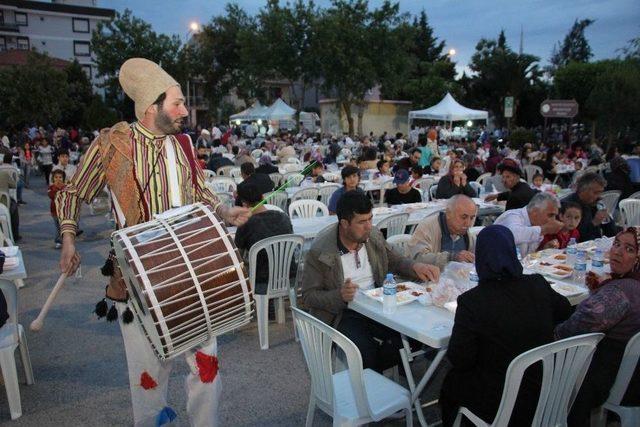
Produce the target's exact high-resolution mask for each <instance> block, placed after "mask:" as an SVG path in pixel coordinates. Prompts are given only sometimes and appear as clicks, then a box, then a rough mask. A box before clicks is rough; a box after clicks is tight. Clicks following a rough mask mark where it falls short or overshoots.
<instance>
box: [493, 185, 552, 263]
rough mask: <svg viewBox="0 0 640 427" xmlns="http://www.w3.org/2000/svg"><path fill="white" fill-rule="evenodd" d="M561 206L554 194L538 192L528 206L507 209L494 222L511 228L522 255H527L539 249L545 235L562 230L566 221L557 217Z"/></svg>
mask: <svg viewBox="0 0 640 427" xmlns="http://www.w3.org/2000/svg"><path fill="white" fill-rule="evenodd" d="M559 207H560V202H559V201H558V199H557V198H556V197H555V196H554V195H552V194H550V193H537V194H536V195H535V196H533V198H532V199H531V201H530V202H529V204H528V205H527V206H525V207H524V208H519V209H511V210H509V211H505V212H504V213H503V214H502V215H500V216H499V217H498V218H497V219H496V221H495V223H494V224H496V225H504V226H505V227H507V228H508V229H509V230H511V232H512V233H513V238H514V240H515V242H516V247H517V248H518V249H519V250H520V255H522V256H523V257H525V256H527V255H529V254H530V253H531V252H535V251H536V250H537V249H538V246H539V245H540V242H541V241H542V239H543V238H544V236H545V235H547V234H556V233H557V232H559V231H560V230H562V228H563V227H564V223H562V222H561V221H558V220H557V219H556V217H557V216H558V209H559Z"/></svg>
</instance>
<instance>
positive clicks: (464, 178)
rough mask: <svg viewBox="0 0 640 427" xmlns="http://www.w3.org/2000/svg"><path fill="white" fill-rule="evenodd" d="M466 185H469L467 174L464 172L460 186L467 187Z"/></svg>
mask: <svg viewBox="0 0 640 427" xmlns="http://www.w3.org/2000/svg"><path fill="white" fill-rule="evenodd" d="M466 185H467V174H465V173H464V172H463V173H462V175H460V186H461V187H466Z"/></svg>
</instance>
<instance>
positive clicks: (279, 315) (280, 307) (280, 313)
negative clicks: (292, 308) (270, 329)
mask: <svg viewBox="0 0 640 427" xmlns="http://www.w3.org/2000/svg"><path fill="white" fill-rule="evenodd" d="M275 302H276V307H275V308H276V320H277V321H278V323H279V324H281V325H282V324H283V323H284V318H285V315H284V297H280V298H278V299H276V301H275Z"/></svg>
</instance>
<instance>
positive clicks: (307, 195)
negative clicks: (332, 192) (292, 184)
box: [291, 187, 318, 202]
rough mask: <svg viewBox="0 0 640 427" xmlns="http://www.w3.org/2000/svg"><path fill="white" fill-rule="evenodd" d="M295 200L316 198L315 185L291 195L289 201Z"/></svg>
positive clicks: (316, 190)
mask: <svg viewBox="0 0 640 427" xmlns="http://www.w3.org/2000/svg"><path fill="white" fill-rule="evenodd" d="M297 200H318V189H317V188H315V187H309V188H303V189H301V190H298V191H296V192H295V193H293V195H292V196H291V202H295V201H297Z"/></svg>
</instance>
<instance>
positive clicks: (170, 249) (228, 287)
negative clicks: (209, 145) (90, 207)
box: [111, 203, 252, 360]
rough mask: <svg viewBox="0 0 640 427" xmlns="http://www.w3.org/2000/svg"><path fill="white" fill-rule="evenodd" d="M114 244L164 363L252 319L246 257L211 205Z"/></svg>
mask: <svg viewBox="0 0 640 427" xmlns="http://www.w3.org/2000/svg"><path fill="white" fill-rule="evenodd" d="M111 239H112V242H113V247H114V249H115V252H116V256H117V259H118V265H119V267H120V269H121V270H122V276H123V279H124V281H125V283H126V285H127V289H128V291H129V294H130V297H131V306H132V307H133V311H134V313H135V315H136V317H137V318H138V320H139V321H140V324H141V325H142V327H143V329H144V331H145V333H146V335H147V337H148V338H149V341H150V343H151V346H152V347H153V349H154V351H155V352H156V354H157V355H158V357H159V358H160V359H162V360H166V359H170V358H172V357H175V356H177V355H178V354H180V353H183V352H185V351H187V350H189V349H191V348H193V347H195V346H197V345H198V344H200V343H203V342H205V341H207V340H209V339H210V338H212V337H215V336H218V335H220V334H223V333H225V332H228V331H230V330H232V329H235V328H238V327H240V326H242V325H245V324H247V323H249V321H250V320H251V314H252V307H251V303H252V301H251V295H250V291H249V289H250V288H249V284H248V280H247V278H246V273H245V269H244V264H243V262H242V258H241V257H240V255H239V253H238V250H237V249H236V247H235V245H234V244H233V241H232V240H231V238H230V237H229V234H228V232H227V229H226V228H225V226H224V224H223V223H222V222H221V221H220V220H219V219H218V217H217V216H216V215H215V214H214V213H213V210H212V209H211V207H210V206H208V205H203V204H201V203H196V204H193V205H188V206H184V207H181V208H176V209H172V210H169V211H167V212H164V213H162V214H159V215H156V216H155V217H154V219H153V220H151V221H149V222H145V223H143V224H139V225H134V226H131V227H127V228H123V229H122V230H118V231H116V232H114V233H113V235H112V238H111Z"/></svg>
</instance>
